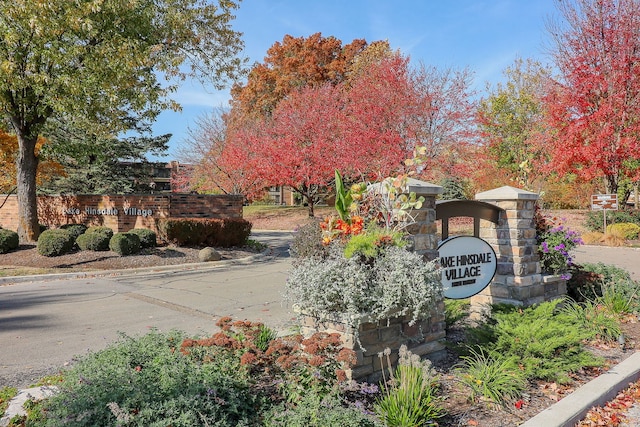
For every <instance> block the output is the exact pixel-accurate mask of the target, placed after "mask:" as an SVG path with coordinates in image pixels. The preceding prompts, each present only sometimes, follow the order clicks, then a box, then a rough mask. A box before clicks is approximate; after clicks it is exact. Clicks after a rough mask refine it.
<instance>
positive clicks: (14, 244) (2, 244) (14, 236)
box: [0, 228, 20, 254]
mask: <svg viewBox="0 0 640 427" xmlns="http://www.w3.org/2000/svg"><path fill="white" fill-rule="evenodd" d="M18 246H20V239H19V238H18V233H16V232H15V231H11V230H7V229H6V228H0V254H6V253H7V252H10V251H12V250H14V249H18Z"/></svg>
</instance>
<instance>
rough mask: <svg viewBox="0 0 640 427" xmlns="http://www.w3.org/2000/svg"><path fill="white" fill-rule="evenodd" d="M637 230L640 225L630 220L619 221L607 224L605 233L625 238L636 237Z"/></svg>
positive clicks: (632, 238)
mask: <svg viewBox="0 0 640 427" xmlns="http://www.w3.org/2000/svg"><path fill="white" fill-rule="evenodd" d="M639 232H640V225H638V224H634V223H631V222H621V223H617V224H610V225H607V234H611V235H614V236H615V237H618V238H621V239H625V240H634V239H637V238H638V233H639Z"/></svg>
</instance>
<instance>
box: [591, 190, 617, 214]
mask: <svg viewBox="0 0 640 427" xmlns="http://www.w3.org/2000/svg"><path fill="white" fill-rule="evenodd" d="M591 210H594V211H602V210H612V211H617V210H618V195H617V194H593V195H592V196H591Z"/></svg>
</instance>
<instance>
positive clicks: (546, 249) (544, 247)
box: [542, 242, 549, 254]
mask: <svg viewBox="0 0 640 427" xmlns="http://www.w3.org/2000/svg"><path fill="white" fill-rule="evenodd" d="M542 252H544V253H545V254H548V253H549V245H548V244H547V242H542Z"/></svg>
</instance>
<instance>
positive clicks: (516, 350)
mask: <svg viewBox="0 0 640 427" xmlns="http://www.w3.org/2000/svg"><path fill="white" fill-rule="evenodd" d="M563 303H565V302H564V301H563V300H555V301H550V302H545V303H542V304H539V305H537V306H532V307H527V308H524V309H522V308H519V307H515V306H507V305H495V306H492V313H491V315H490V316H489V319H488V321H487V322H486V323H485V324H482V325H479V326H477V327H475V328H470V329H469V330H468V339H467V343H468V344H469V345H473V344H478V345H480V346H481V347H483V348H484V349H486V350H487V351H488V352H489V354H490V355H491V356H492V357H494V358H498V357H506V358H508V357H511V356H515V357H517V358H518V360H519V361H520V364H521V368H522V369H523V372H524V374H525V376H526V377H527V378H528V379H542V380H547V381H556V382H558V383H567V382H569V381H570V380H571V379H570V377H569V372H576V371H578V370H580V369H583V368H585V367H589V366H599V365H600V364H601V360H600V359H598V358H596V357H595V356H593V355H592V354H591V353H589V352H588V351H586V349H585V348H584V347H583V341H584V340H588V339H592V338H595V337H596V335H597V333H598V330H597V329H596V328H587V327H585V324H584V323H583V320H582V319H580V318H578V317H577V316H576V315H575V312H573V309H574V308H575V307H574V306H572V305H569V307H570V308H571V309H562V308H561V306H560V304H563Z"/></svg>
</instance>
